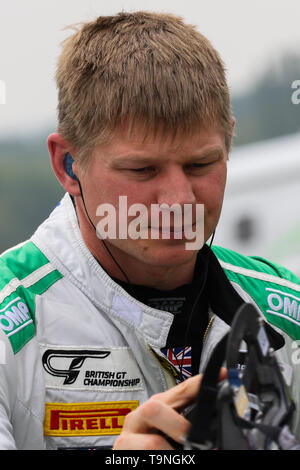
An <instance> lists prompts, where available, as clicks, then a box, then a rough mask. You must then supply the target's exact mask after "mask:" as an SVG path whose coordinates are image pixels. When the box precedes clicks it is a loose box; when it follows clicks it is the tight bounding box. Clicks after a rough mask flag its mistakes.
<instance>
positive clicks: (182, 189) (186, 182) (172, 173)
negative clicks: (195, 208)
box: [157, 167, 196, 206]
mask: <svg viewBox="0 0 300 470" xmlns="http://www.w3.org/2000/svg"><path fill="white" fill-rule="evenodd" d="M157 202H158V204H168V205H169V206H171V205H172V204H180V205H181V206H183V204H195V202H196V196H195V193H194V189H193V184H192V181H191V179H190V177H189V176H188V175H187V174H186V173H185V172H184V169H183V168H180V167H173V168H170V169H168V171H167V172H166V173H165V174H164V176H163V178H162V179H161V181H160V184H159V189H158V196H157Z"/></svg>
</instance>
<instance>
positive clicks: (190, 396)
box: [152, 374, 202, 410]
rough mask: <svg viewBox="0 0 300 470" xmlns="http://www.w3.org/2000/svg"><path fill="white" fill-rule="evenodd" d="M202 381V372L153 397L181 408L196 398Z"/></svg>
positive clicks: (173, 406) (175, 407)
mask: <svg viewBox="0 0 300 470" xmlns="http://www.w3.org/2000/svg"><path fill="white" fill-rule="evenodd" d="M201 381H202V374H198V375H195V376H194V377H191V378H190V379H187V380H185V381H184V382H181V383H180V384H178V385H176V386H175V387H173V388H170V389H169V390H167V391H166V392H162V393H157V394H156V395H154V396H153V397H152V398H153V399H155V400H159V401H161V402H162V403H164V404H166V405H168V406H171V407H172V408H174V409H176V410H178V409H181V408H183V407H185V406H186V405H187V404H189V403H191V402H192V401H193V400H194V399H195V398H196V396H197V393H198V391H199V387H200V384H201Z"/></svg>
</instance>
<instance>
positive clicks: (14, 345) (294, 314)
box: [0, 195, 300, 449]
mask: <svg viewBox="0 0 300 470" xmlns="http://www.w3.org/2000/svg"><path fill="white" fill-rule="evenodd" d="M213 251H214V254H215V255H216V257H217V258H218V260H219V262H220V264H221V266H222V269H223V270H224V272H225V273H226V276H227V278H228V279H229V280H230V282H231V283H232V285H233V286H234V288H235V289H236V290H237V291H238V293H239V295H240V296H241V297H242V298H243V299H244V300H245V301H247V302H248V301H249V302H252V303H254V304H255V305H256V306H257V307H258V308H259V310H260V312H261V313H262V314H263V315H264V317H265V318H266V319H267V321H269V322H270V323H272V324H273V326H275V328H276V330H277V331H280V332H281V333H282V335H283V336H284V338H285V347H284V348H282V349H281V350H279V351H277V353H276V354H277V355H278V358H279V361H280V363H281V364H282V366H283V370H284V373H285V376H286V378H287V380H288V381H289V382H290V383H291V384H292V392H293V396H294V400H295V403H296V405H298V402H299V395H300V393H299V392H298V389H299V380H300V379H299V377H300V374H299V370H298V371H297V368H299V366H298V365H297V364H298V362H299V361H298V356H297V340H298V339H300V328H299V324H300V285H299V279H298V278H297V277H296V276H294V275H293V274H291V273H290V272H288V271H286V270H284V269H283V268H280V267H278V266H275V265H273V264H271V263H267V262H265V261H264V260H260V259H258V258H249V257H244V256H241V255H238V254H237V253H234V252H232V251H230V250H225V249H223V248H219V247H215V248H214V249H213ZM210 315H211V318H213V312H210ZM173 318H174V317H173V315H172V314H171V313H169V312H166V311H161V310H156V309H153V308H150V307H148V306H146V305H144V304H142V303H141V302H139V301H137V300H135V299H134V298H133V297H131V296H130V295H129V294H128V293H127V292H126V291H125V290H124V289H123V288H122V287H120V286H119V285H118V284H116V283H115V282H114V281H113V280H112V279H111V278H110V277H109V276H108V275H107V274H106V272H105V271H104V270H103V269H102V268H101V266H100V265H99V263H98V262H97V261H96V260H95V259H94V257H93V256H92V255H91V253H90V252H89V250H88V249H87V247H86V246H85V244H84V242H83V240H82V237H81V233H80V230H79V227H78V222H77V217H76V212H75V210H74V207H73V204H72V201H71V199H70V197H69V195H66V196H65V197H64V198H63V200H62V202H61V203H60V205H59V206H58V207H57V208H56V209H55V210H54V211H53V213H52V214H51V216H50V217H49V218H48V219H47V220H46V221H45V222H44V223H43V224H42V225H41V226H40V227H39V228H38V230H37V231H36V233H35V234H34V235H33V237H32V238H31V239H30V240H29V241H28V242H25V243H23V244H21V245H18V246H17V247H14V248H12V249H11V250H8V251H6V252H5V253H4V254H3V255H2V256H1V258H0V448H1V449H61V448H94V447H104V448H105V447H106V446H112V445H113V442H114V440H115V438H116V437H117V435H118V434H120V432H121V429H122V425H123V422H124V417H125V416H126V414H127V413H128V412H130V411H131V410H134V409H135V408H136V407H137V406H139V405H140V404H142V403H144V402H145V401H146V400H147V399H148V398H149V397H150V396H151V395H153V394H155V393H158V392H162V391H164V390H166V389H168V388H169V387H170V386H173V385H174V384H175V381H174V377H173V376H172V374H171V373H170V370H169V369H168V368H167V367H163V366H162V363H161V361H159V356H160V354H161V353H160V349H161V348H163V347H164V346H165V344H166V338H167V336H168V332H169V329H170V326H171V324H172V321H173ZM210 326H211V327H210V329H208V330H207V332H206V334H205V342H204V346H203V350H202V355H201V364H200V369H201V370H203V368H204V367H205V364H206V362H207V360H208V358H209V356H210V354H211V351H212V350H213V348H214V346H215V345H216V343H217V342H218V341H219V339H220V338H221V337H222V336H223V335H224V334H225V332H227V331H228V328H229V326H228V325H227V324H225V323H224V321H222V320H221V319H220V318H218V317H215V318H214V320H213V321H211V322H210ZM295 340H296V341H295ZM297 372H298V373H297ZM295 430H296V432H298V430H299V411H298V413H297V416H296V419H295ZM298 435H299V434H298Z"/></svg>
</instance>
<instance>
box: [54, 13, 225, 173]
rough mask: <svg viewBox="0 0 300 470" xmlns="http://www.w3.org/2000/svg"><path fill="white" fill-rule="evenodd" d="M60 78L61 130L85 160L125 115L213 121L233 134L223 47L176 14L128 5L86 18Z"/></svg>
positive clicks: (151, 125) (170, 126)
mask: <svg viewBox="0 0 300 470" xmlns="http://www.w3.org/2000/svg"><path fill="white" fill-rule="evenodd" d="M56 81H57V87H58V90H59V99H58V132H59V133H60V134H61V135H62V136H63V137H64V138H65V140H66V141H67V142H68V143H69V144H70V145H71V146H72V147H73V148H74V149H76V151H77V158H78V159H79V161H80V163H82V164H84V161H85V160H87V159H88V155H89V154H90V153H91V152H92V150H93V149H94V148H95V146H96V145H98V144H99V143H105V142H107V141H108V140H109V139H110V137H111V136H112V134H113V131H114V129H115V128H116V126H117V125H119V124H122V123H125V122H129V123H130V126H129V127H132V126H133V125H134V124H135V123H140V122H143V123H144V125H145V130H147V131H154V132H155V131H156V130H157V128H158V126H160V128H161V124H163V127H164V129H165V130H166V131H167V132H170V131H172V132H174V133H176V132H177V131H178V130H179V128H180V129H182V130H183V131H185V132H189V131H191V129H193V128H195V126H198V127H199V125H200V124H201V123H202V122H204V121H205V122H207V121H209V122H212V123H215V122H217V123H218V125H219V126H220V127H221V129H222V130H223V131H224V135H225V139H226V142H229V139H228V137H229V136H230V135H231V133H232V113H231V105H230V95H229V90H228V86H227V82H226V77H225V70H224V65H223V63H222V60H221V59H220V57H219V54H218V53H217V52H216V50H215V49H214V48H213V47H212V45H211V44H210V42H209V41H208V40H207V39H206V38H205V37H204V36H203V35H202V34H200V33H199V32H197V31H196V29H195V27H194V26H191V25H187V24H185V23H184V22H183V20H182V19H181V18H179V17H176V16H173V15H171V14H158V13H149V12H143V11H140V12H135V13H123V12H122V13H119V14H117V15H115V16H100V17H99V18H97V19H96V20H95V21H91V22H88V23H84V24H82V25H81V27H80V28H79V29H78V28H77V30H76V31H75V33H73V34H72V35H71V36H70V37H69V38H67V39H66V40H65V41H64V43H63V50H62V53H61V55H60V57H59V60H58V66H57V73H56Z"/></svg>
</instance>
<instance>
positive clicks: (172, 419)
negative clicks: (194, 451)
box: [114, 368, 227, 450]
mask: <svg viewBox="0 0 300 470" xmlns="http://www.w3.org/2000/svg"><path fill="white" fill-rule="evenodd" d="M226 373H227V372H226V369H224V368H222V369H221V372H220V380H223V379H225V377H226ZM201 380H202V374H199V375H196V376H194V377H191V378H190V379H187V380H185V381H184V382H182V383H180V384H178V385H176V386H175V387H173V388H171V389H169V390H167V391H166V392H162V393H158V394H156V395H153V396H152V397H151V398H150V399H149V400H148V401H146V402H145V403H144V404H143V405H141V406H140V407H139V408H137V409H136V410H135V411H132V412H131V413H129V414H128V415H127V416H126V418H125V422H124V426H123V430H122V433H121V434H120V436H119V437H118V438H117V440H116V441H115V444H114V450H130V449H131V450H173V449H174V448H173V447H172V446H171V444H170V443H169V442H168V440H167V439H166V438H165V437H164V435H166V436H168V437H170V438H171V439H173V440H174V441H176V442H178V443H179V444H183V440H184V438H185V436H186V435H187V433H188V431H189V428H190V422H189V421H188V420H187V419H186V418H184V417H183V416H182V415H181V414H180V411H182V410H183V409H184V408H185V407H186V406H188V405H190V404H191V403H192V402H193V401H194V400H195V399H196V396H197V394H198V391H199V387H200V383H201Z"/></svg>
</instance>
